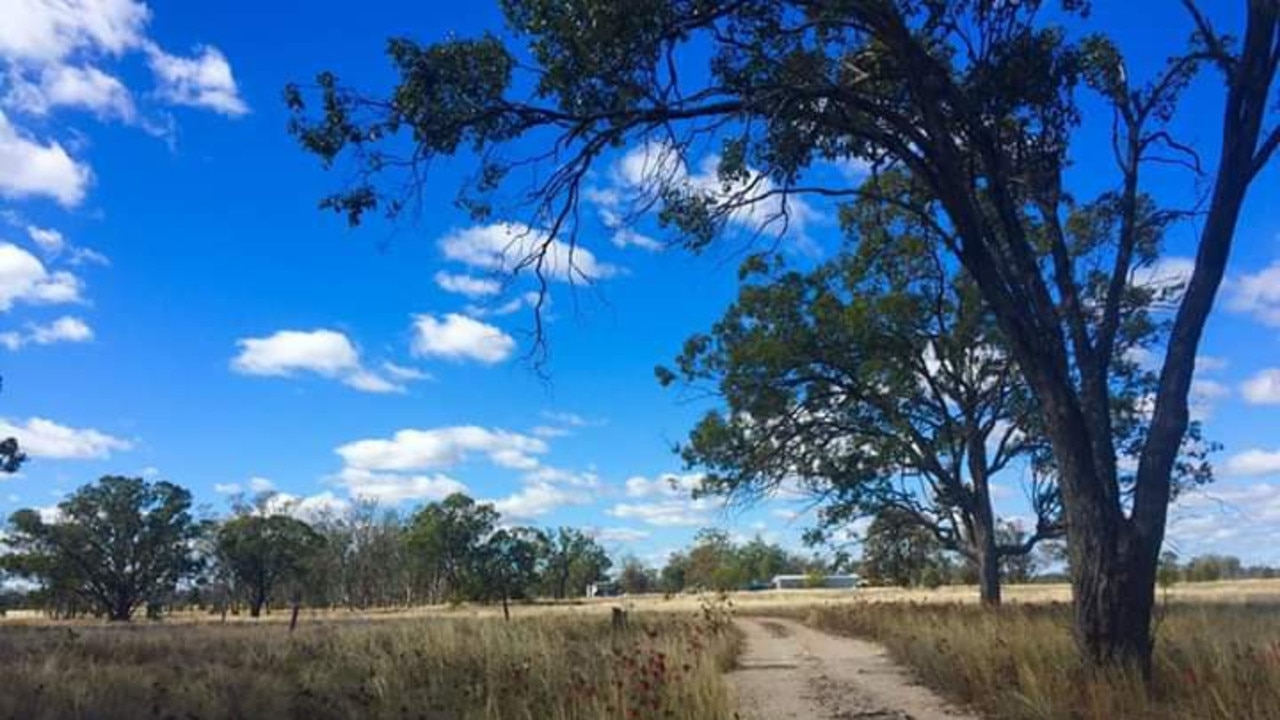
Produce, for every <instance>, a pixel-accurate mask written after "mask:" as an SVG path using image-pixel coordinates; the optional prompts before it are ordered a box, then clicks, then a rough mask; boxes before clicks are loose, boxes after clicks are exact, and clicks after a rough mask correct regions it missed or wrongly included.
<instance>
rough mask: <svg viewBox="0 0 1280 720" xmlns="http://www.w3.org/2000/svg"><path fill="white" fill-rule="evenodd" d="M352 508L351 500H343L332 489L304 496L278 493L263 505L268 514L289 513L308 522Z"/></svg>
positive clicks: (265, 512)
mask: <svg viewBox="0 0 1280 720" xmlns="http://www.w3.org/2000/svg"><path fill="white" fill-rule="evenodd" d="M350 509H351V502H350V501H348V500H343V499H342V498H340V497H338V496H337V495H335V494H333V492H332V491H329V490H326V491H324V492H322V493H318V494H316V495H308V496H306V497H302V496H299V495H292V494H290V493H276V494H274V495H272V496H271V497H269V498H267V501H266V503H265V505H264V507H263V511H264V514H267V515H289V516H291V517H295V518H297V519H299V520H303V521H306V522H315V521H317V520H320V519H322V518H324V517H327V516H332V515H341V514H343V513H345V512H347V511H348V510H350Z"/></svg>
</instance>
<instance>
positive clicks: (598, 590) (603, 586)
mask: <svg viewBox="0 0 1280 720" xmlns="http://www.w3.org/2000/svg"><path fill="white" fill-rule="evenodd" d="M621 594H622V587H621V586H619V585H618V583H616V582H609V581H607V580H601V581H600V582H593V583H590V584H589V585H587V597H589V598H597V597H617V596H619V595H621Z"/></svg>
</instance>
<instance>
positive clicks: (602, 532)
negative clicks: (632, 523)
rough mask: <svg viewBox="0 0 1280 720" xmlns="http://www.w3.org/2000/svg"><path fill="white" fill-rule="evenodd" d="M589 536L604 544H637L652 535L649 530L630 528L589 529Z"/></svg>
mask: <svg viewBox="0 0 1280 720" xmlns="http://www.w3.org/2000/svg"><path fill="white" fill-rule="evenodd" d="M587 534H588V535H590V536H591V537H593V538H595V539H596V540H599V541H600V542H602V543H636V542H640V541H642V540H646V539H648V538H649V536H650V535H652V533H650V532H649V531H648V530H640V529H637V528H628V527H599V528H588V529H587Z"/></svg>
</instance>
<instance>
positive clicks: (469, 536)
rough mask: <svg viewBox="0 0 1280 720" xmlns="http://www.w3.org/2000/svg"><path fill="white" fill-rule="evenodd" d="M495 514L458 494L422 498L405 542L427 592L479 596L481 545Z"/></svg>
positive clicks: (487, 506)
mask: <svg viewBox="0 0 1280 720" xmlns="http://www.w3.org/2000/svg"><path fill="white" fill-rule="evenodd" d="M498 519H499V515H498V511H497V510H495V509H494V508H493V505H490V504H487V503H477V502H476V501H475V500H473V499H472V498H470V497H468V496H467V495H465V494H463V493H454V494H452V495H450V496H449V497H447V498H445V499H444V500H441V501H440V502H433V503H428V504H426V505H424V506H422V508H420V509H419V510H418V511H417V512H416V513H414V514H413V516H412V517H411V518H410V519H409V525H408V527H407V528H406V529H405V541H406V544H407V547H408V551H409V554H410V558H411V559H410V561H411V562H413V563H414V564H415V565H416V566H417V567H418V569H419V571H420V572H421V573H422V575H423V578H422V580H423V581H424V582H425V585H426V587H427V591H428V595H429V596H431V597H434V598H447V599H449V600H451V601H461V600H467V599H471V598H475V597H479V596H481V595H483V588H482V587H481V585H480V583H481V581H480V579H479V578H481V577H482V576H483V560H484V557H483V553H482V548H483V546H484V543H485V541H486V540H487V539H488V538H489V536H491V535H492V534H493V533H494V530H495V529H496V527H497V524H498Z"/></svg>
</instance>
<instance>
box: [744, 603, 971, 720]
mask: <svg viewBox="0 0 1280 720" xmlns="http://www.w3.org/2000/svg"><path fill="white" fill-rule="evenodd" d="M737 623H738V626H739V627H740V628H741V629H742V631H743V632H744V633H745V634H746V637H747V647H746V651H745V652H744V653H743V656H742V659H741V663H740V668H739V669H738V670H737V671H735V672H734V673H733V674H732V675H731V676H730V678H731V679H732V681H733V685H734V689H735V691H736V692H737V696H738V707H739V712H740V713H741V717H742V718H743V720H789V719H791V718H794V719H795V720H801V719H803V720H853V719H854V718H859V719H865V720H942V719H944V718H945V719H946V720H974V716H973V715H967V714H964V713H961V712H959V711H957V710H954V709H952V708H949V707H948V706H947V705H946V703H944V702H943V701H942V700H941V699H940V698H938V696H936V695H934V694H933V693H932V692H930V691H929V690H928V689H926V688H924V687H921V686H920V685H916V684H914V683H912V681H911V678H910V677H909V676H908V675H907V673H906V672H905V671H904V670H903V669H902V668H900V667H899V666H898V665H896V664H895V663H894V662H893V661H892V660H890V659H889V656H888V655H887V654H886V653H885V651H884V649H883V648H881V647H880V646H878V645H876V644H874V643H869V642H864V641H862V640H856V639H852V638H844V637H836V636H834V635H827V634H825V633H822V632H818V631H816V630H812V629H810V628H807V627H805V626H804V625H801V624H800V623H797V622H794V621H791V620H783V619H778V618H739V619H738V621H737Z"/></svg>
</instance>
